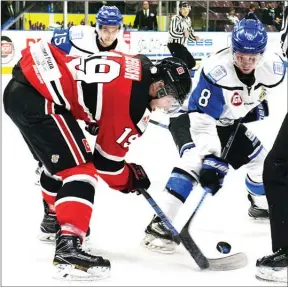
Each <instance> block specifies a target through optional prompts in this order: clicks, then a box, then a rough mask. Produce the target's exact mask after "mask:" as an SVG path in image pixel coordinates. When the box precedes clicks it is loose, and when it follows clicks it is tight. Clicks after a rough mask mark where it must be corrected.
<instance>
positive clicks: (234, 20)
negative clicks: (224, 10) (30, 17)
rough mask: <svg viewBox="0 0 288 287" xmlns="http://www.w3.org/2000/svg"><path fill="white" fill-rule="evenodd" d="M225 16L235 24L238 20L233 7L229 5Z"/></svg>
mask: <svg viewBox="0 0 288 287" xmlns="http://www.w3.org/2000/svg"><path fill="white" fill-rule="evenodd" d="M227 18H228V20H229V21H230V22H231V23H232V24H233V25H236V24H237V23H238V22H239V18H238V17H237V15H236V11H235V8H234V7H231V9H230V12H229V14H228V16H227Z"/></svg>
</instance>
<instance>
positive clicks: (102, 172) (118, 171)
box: [97, 167, 124, 175]
mask: <svg viewBox="0 0 288 287" xmlns="http://www.w3.org/2000/svg"><path fill="white" fill-rule="evenodd" d="M123 170H124V167H123V168H121V169H119V170H117V171H104V170H99V169H97V171H98V173H100V174H109V175H117V174H121V173H122V172H123Z"/></svg>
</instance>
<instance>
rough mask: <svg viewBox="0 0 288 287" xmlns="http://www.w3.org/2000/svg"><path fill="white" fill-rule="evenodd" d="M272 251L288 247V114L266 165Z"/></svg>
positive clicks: (266, 188) (264, 176) (266, 191)
mask: <svg viewBox="0 0 288 287" xmlns="http://www.w3.org/2000/svg"><path fill="white" fill-rule="evenodd" d="M263 182H264V187H265V193H266V196H267V201H268V205H269V214H270V225H271V237H272V249H273V252H276V251H277V250H278V249H279V248H284V247H288V114H286V117H285V119H284V121H283V123H282V126H281V128H280V131H279V133H278V135H277V138H276V140H275V142H274V145H273V147H272V149H271V151H270V152H269V154H268V155H267V157H266V160H265V163H264V172H263Z"/></svg>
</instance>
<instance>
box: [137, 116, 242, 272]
mask: <svg viewBox="0 0 288 287" xmlns="http://www.w3.org/2000/svg"><path fill="white" fill-rule="evenodd" d="M240 123H241V121H239V122H238V124H237V126H236V128H235V131H234V132H233V133H232V134H231V136H230V137H229V139H228V141H227V144H226V146H225V148H224V149H223V152H222V155H223V156H225V158H226V156H227V154H228V152H229V149H230V147H231V145H232V142H233V140H234V138H235V135H236V133H237V131H238V128H239V126H240ZM139 192H140V193H142V194H143V196H144V197H145V198H146V200H147V201H148V202H149V204H150V205H151V206H152V208H153V209H154V210H155V212H156V213H157V215H158V216H159V217H160V219H161V220H162V221H163V222H164V224H165V225H166V226H167V228H168V229H169V230H170V231H171V232H172V234H173V236H174V239H175V241H176V242H178V243H179V242H182V244H183V245H184V247H185V248H186V250H187V251H188V252H189V253H190V255H191V256H192V258H193V259H194V260H195V262H196V263H197V264H198V266H199V267H200V268H201V269H209V270H214V271H226V270H234V269H238V268H242V267H244V266H245V265H246V264H247V257H246V256H245V254H243V253H237V254H234V255H230V256H227V257H223V258H216V259H209V258H207V257H206V256H205V255H204V254H203V253H202V251H201V250H200V248H199V247H198V246H197V244H196V243H195V241H194V240H193V239H192V237H191V235H190V234H189V231H188V229H189V225H190V222H191V221H192V219H193V217H194V216H195V214H196V212H197V211H198V209H199V207H200V206H201V204H202V202H203V201H204V199H205V197H206V195H207V194H208V193H210V190H208V189H206V190H205V192H204V194H203V196H202V198H201V200H200V201H199V203H198V205H197V207H196V209H195V210H194V212H193V214H192V215H191V217H190V218H189V220H188V221H187V223H186V224H185V226H184V227H183V229H182V231H181V232H180V234H179V232H178V231H177V230H176V229H175V228H174V226H173V225H172V224H171V222H170V221H169V219H168V218H167V217H166V216H165V214H164V213H163V212H162V210H161V209H160V207H159V206H158V205H157V203H156V202H155V200H154V199H153V198H152V197H151V195H150V194H149V193H148V192H147V191H146V190H145V189H139Z"/></svg>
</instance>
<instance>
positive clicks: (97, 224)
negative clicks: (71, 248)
mask: <svg viewBox="0 0 288 287" xmlns="http://www.w3.org/2000/svg"><path fill="white" fill-rule="evenodd" d="M8 80H9V76H3V78H2V94H3V90H4V87H5V85H6V84H7V82H8ZM286 84H287V81H285V84H283V85H282V86H281V87H279V88H277V90H275V94H274V95H273V97H272V98H271V99H270V100H271V108H270V115H271V116H270V118H269V119H267V120H265V121H262V122H259V123H255V124H250V125H249V127H251V129H252V130H253V131H254V132H255V133H256V134H257V135H258V137H259V138H260V139H261V140H262V142H263V143H264V144H265V146H266V147H267V149H270V148H271V146H272V144H273V141H274V138H275V136H276V134H277V131H278V129H279V127H280V124H281V122H282V120H283V117H284V115H285V113H286V111H287V102H286V100H287V87H286ZM23 96H25V95H23ZM2 113H3V114H2V156H3V158H2V179H3V182H2V215H3V219H2V225H3V226H2V228H3V229H2V236H3V241H2V244H3V245H2V251H3V254H2V262H3V267H2V269H3V271H2V272H3V273H2V274H3V281H2V284H3V285H4V286H12V285H13V286H90V285H91V286H92V285H93V286H145V285H146V286H271V283H266V282H261V281H258V280H257V279H256V278H255V262H256V259H257V258H258V257H262V256H264V255H267V254H269V253H270V252H271V242H270V226H269V224H268V223H263V222H254V221H252V220H251V219H249V217H248V215H247V209H248V207H249V203H248V200H247V193H246V191H245V185H244V179H245V169H240V170H238V171H230V172H229V175H228V176H227V179H226V183H225V187H224V188H223V189H222V190H221V191H220V192H219V193H218V194H217V195H216V196H215V197H213V198H212V197H210V198H208V199H207V202H205V204H204V206H203V208H202V209H201V210H200V211H199V214H198V215H197V217H196V218H195V222H194V223H193V228H192V229H191V232H192V234H193V237H194V238H195V239H196V242H197V243H198V244H199V245H200V247H201V248H202V250H203V252H204V253H205V254H206V255H207V256H209V257H211V258H213V257H220V256H223V255H221V254H220V253H219V252H218V251H217V250H216V244H217V242H218V241H227V242H229V243H230V244H231V245H232V249H231V253H234V252H238V251H242V252H245V253H246V254H247V257H248V259H249V265H248V266H247V267H245V268H243V269H240V270H236V271H229V272H207V271H200V270H199V268H198V267H197V266H196V264H195V263H194V262H193V259H192V258H190V257H189V255H188V254H187V252H186V251H185V249H184V248H183V247H182V246H180V248H179V249H178V250H177V252H176V254H174V255H162V254H158V253H155V252H151V251H148V250H145V249H143V248H142V247H141V246H140V241H141V239H142V238H143V235H144V229H145V227H146V225H147V224H148V223H149V221H150V220H151V217H152V215H153V211H152V209H151V207H150V205H149V204H148V203H147V202H146V200H145V199H144V198H143V197H141V196H136V195H134V194H129V195H124V194H121V193H119V192H117V191H113V190H110V189H109V188H108V187H107V186H106V185H105V184H104V183H103V182H100V184H99V188H98V190H97V191H96V196H95V206H94V212H93V217H92V220H91V224H90V226H91V231H92V233H91V239H90V243H89V244H87V245H88V246H89V247H91V248H93V250H94V251H95V252H97V254H99V255H102V256H104V257H106V258H108V259H110V260H111V264H112V272H111V278H109V279H106V280H102V281H99V282H91V283H89V282H88V283H87V282H86V283H81V282H78V283H77V282H73V283H67V282H64V283H62V282H59V281H56V280H54V279H52V277H51V275H52V272H53V268H52V260H53V256H54V246H53V245H50V244H43V243H41V242H39V240H38V239H37V235H38V231H39V226H40V222H41V220H42V216H43V207H42V199H41V192H40V190H39V187H37V186H35V185H34V182H35V173H34V170H35V168H36V163H35V161H34V160H33V158H32V156H31V155H30V153H29V150H28V148H27V147H26V145H25V143H24V141H23V139H22V137H21V135H20V133H19V131H18V130H17V128H16V127H15V126H14V124H13V123H12V121H11V120H10V119H9V118H8V116H7V115H6V114H4V111H3V109H2ZM154 119H156V120H161V121H162V122H165V121H166V119H165V118H163V116H162V115H160V114H157V115H156V116H154ZM89 140H90V141H91V140H92V138H91V137H90V138H89ZM128 160H131V161H132V160H133V161H135V162H137V163H140V164H142V165H143V166H144V167H145V169H146V170H147V173H148V174H149V176H150V178H151V181H152V186H151V189H150V191H151V194H152V195H153V196H154V197H155V198H156V199H157V198H159V194H160V193H161V190H162V189H163V187H164V185H165V183H166V181H167V178H168V176H169V174H170V171H171V169H172V167H173V165H174V164H175V162H176V161H177V160H178V156H177V151H176V148H175V146H174V144H173V140H172V138H171V135H170V133H169V132H168V131H167V130H165V129H163V128H160V127H157V126H154V125H152V124H149V127H148V129H147V132H146V133H145V134H144V136H143V137H142V138H141V139H140V140H138V141H136V142H135V143H134V144H133V145H132V146H131V151H130V152H129V155H128ZM159 204H160V206H161V203H160V202H159ZM184 210H185V209H184ZM187 210H188V211H189V212H190V210H189V206H186V213H187ZM184 215H185V212H183V219H184V218H185V216H184ZM279 285H280V284H279Z"/></svg>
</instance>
